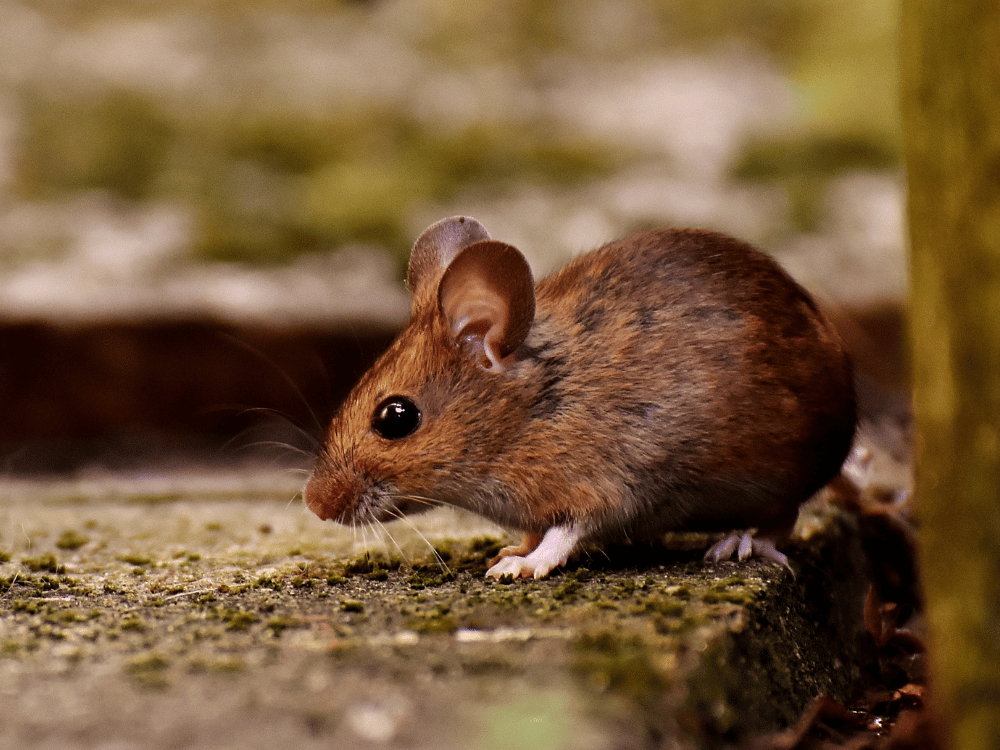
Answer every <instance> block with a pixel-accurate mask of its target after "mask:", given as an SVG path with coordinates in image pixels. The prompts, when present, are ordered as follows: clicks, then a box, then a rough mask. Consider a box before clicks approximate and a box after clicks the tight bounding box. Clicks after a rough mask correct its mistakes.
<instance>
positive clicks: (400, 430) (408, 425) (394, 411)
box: [372, 396, 420, 440]
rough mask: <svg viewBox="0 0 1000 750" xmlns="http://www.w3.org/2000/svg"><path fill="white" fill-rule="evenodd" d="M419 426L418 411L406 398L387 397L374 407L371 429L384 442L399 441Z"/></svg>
mask: <svg viewBox="0 0 1000 750" xmlns="http://www.w3.org/2000/svg"><path fill="white" fill-rule="evenodd" d="M419 426H420V409H418V408H417V405H416V404H415V403H413V402H412V401H410V399H408V398H406V396H389V398H387V399H386V400H385V401H383V402H382V403H381V404H379V405H378V406H376V407H375V413H374V414H373V415H372V429H373V430H375V432H377V433H378V434H379V435H381V436H382V437H384V438H385V439H386V440H399V439H400V438H405V437H406V436H407V435H412V434H413V431H414V430H416V429H417V428H418V427H419Z"/></svg>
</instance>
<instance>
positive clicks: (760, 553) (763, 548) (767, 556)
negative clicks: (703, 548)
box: [704, 531, 794, 574]
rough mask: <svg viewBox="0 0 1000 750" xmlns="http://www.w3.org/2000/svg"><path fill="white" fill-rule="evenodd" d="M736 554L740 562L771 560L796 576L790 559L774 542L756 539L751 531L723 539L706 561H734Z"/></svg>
mask: <svg viewBox="0 0 1000 750" xmlns="http://www.w3.org/2000/svg"><path fill="white" fill-rule="evenodd" d="M734 554H735V555H736V558H737V559H738V560H739V561H740V562H744V561H746V560H749V559H750V558H751V557H757V558H760V559H762V560H770V561H771V562H775V563H778V564H779V565H782V566H784V567H785V568H788V570H789V572H791V573H793V574H794V571H793V570H792V566H791V565H789V564H788V558H787V557H786V556H785V555H783V554H782V553H781V552H778V550H777V548H775V546H774V541H773V540H771V539H768V538H767V537H759V538H755V537H754V535H753V532H751V531H744V532H734V533H732V534H730V535H729V536H726V537H723V538H722V539H720V540H719V541H718V542H716V543H715V544H713V545H712V546H711V547H709V548H708V551H707V552H706V553H705V558H704V559H706V560H711V561H713V562H722V561H723V560H732V559H733V555H734Z"/></svg>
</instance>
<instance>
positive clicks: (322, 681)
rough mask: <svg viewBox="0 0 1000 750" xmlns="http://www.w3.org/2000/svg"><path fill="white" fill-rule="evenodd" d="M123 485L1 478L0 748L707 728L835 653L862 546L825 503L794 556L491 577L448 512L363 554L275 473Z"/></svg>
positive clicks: (766, 716)
mask: <svg viewBox="0 0 1000 750" xmlns="http://www.w3.org/2000/svg"><path fill="white" fill-rule="evenodd" d="M265 484H266V483H265ZM130 486H131V485H130V484H129V483H127V482H126V483H120V484H118V485H114V484H113V483H112V484H102V483H101V482H96V483H92V484H89V485H86V486H83V485H81V486H77V487H75V488H74V487H72V486H69V485H67V486H62V487H61V488H56V489H58V491H56V489H53V487H51V486H46V485H30V486H28V485H25V486H18V487H13V486H12V485H8V486H7V487H6V490H7V491H6V494H5V495H4V496H2V497H0V560H3V562H2V564H0V700H2V701H3V706H4V721H3V722H2V724H0V746H2V747H18V748H23V749H25V750H33V749H35V748H50V747H51V748H56V747H58V748H90V747H94V748H96V747H112V746H115V747H118V746H121V747H125V746H136V747H144V748H174V747H199V748H237V747H239V748H243V749H253V748H273V747H289V748H292V747H294V748H313V747H316V748H319V747H323V748H330V747H362V748H364V747H406V748H435V749H440V748H484V749H486V750H494V749H495V750H500V749H502V748H523V747H531V748H533V750H549V749H550V748H551V749H553V750H554V749H555V748H567V749H569V748H572V749H574V750H577V749H580V748H625V747H628V748H697V747H722V746H728V745H732V744H737V743H739V742H741V741H742V740H743V739H745V738H746V737H748V736H750V735H752V734H754V733H756V732H760V731H766V730H769V729H773V728H776V727H781V726H784V725H787V724H789V723H791V722H792V721H794V719H795V718H796V717H797V716H798V714H799V712H800V711H801V709H802V708H803V706H804V705H805V704H806V703H808V702H809V701H810V700H811V699H812V698H813V697H814V696H815V695H817V694H819V693H826V694H829V695H833V696H837V697H843V696H845V694H846V692H847V691H848V690H849V688H850V686H851V685H852V683H853V682H854V681H855V679H856V678H857V668H856V666H855V664H856V657H857V653H858V649H859V648H860V644H861V642H862V641H861V637H860V634H861V623H860V620H861V600H862V594H863V590H864V581H863V574H862V567H863V564H862V557H861V554H860V551H859V545H858V544H857V541H856V538H855V536H854V535H853V534H852V532H851V524H850V523H849V521H847V520H845V519H841V518H838V517H836V516H828V517H827V518H825V520H824V522H823V523H822V524H821V525H820V530H819V531H814V532H813V533H812V535H811V538H810V539H809V540H808V541H801V540H800V541H796V542H794V543H793V545H792V547H791V549H790V550H789V552H790V557H791V558H792V560H793V567H794V569H795V575H794V576H793V575H792V574H791V573H790V572H788V571H787V570H785V569H783V568H781V567H779V566H775V565H772V564H765V563H761V562H750V563H747V564H742V565H740V564H735V563H723V564H705V563H702V562H701V560H700V554H701V550H702V549H704V541H705V540H703V539H690V538H678V539H673V540H669V541H670V544H669V546H667V547H655V548H649V547H643V548H629V547H621V548H614V549H605V550H591V551H589V552H586V553H584V554H582V555H579V556H578V557H576V558H574V559H573V560H572V561H571V564H570V566H569V567H568V569H567V570H566V571H564V572H562V573H559V574H557V575H555V576H553V577H552V578H550V579H548V580H543V581H501V582H495V581H491V580H486V579H484V577H483V573H484V571H485V560H486V558H487V557H488V556H490V555H492V554H494V553H495V552H496V550H497V549H498V548H499V546H500V544H501V541H502V540H501V539H500V536H499V532H498V531H497V530H496V529H494V528H493V527H490V526H488V525H487V524H485V523H484V522H482V521H479V520H478V519H475V518H472V517H468V516H464V515H459V514H455V513H451V512H436V513H434V514H430V515H428V516H426V517H423V518H422V519H419V524H415V528H411V527H406V526H402V525H401V526H399V527H398V528H394V527H389V528H388V529H387V530H385V531H384V532H383V533H382V534H381V535H380V536H379V537H378V539H374V537H373V535H372V534H371V533H369V534H367V536H368V541H369V542H372V541H374V542H375V543H374V544H373V545H369V546H371V547H373V548H374V551H369V552H367V553H366V552H362V551H361V549H360V548H361V544H362V542H363V541H365V540H364V539H363V538H362V537H363V536H364V535H362V534H361V533H360V532H359V533H358V534H357V535H353V534H352V533H351V532H350V531H349V530H345V529H341V528H338V527H336V526H334V525H332V524H324V523H321V522H320V521H319V520H318V519H316V518H314V517H313V516H311V514H308V513H307V512H305V511H304V510H303V508H302V505H301V502H300V501H296V502H293V503H290V502H289V498H290V497H293V496H294V490H291V491H289V490H287V489H282V488H278V489H275V490H274V491H269V490H267V489H266V488H262V486H261V485H260V484H259V483H258V484H257V485H254V486H253V487H242V488H241V487H231V486H226V485H225V483H222V485H218V484H216V485H213V484H212V483H208V484H205V483H202V484H201V485H198V487H197V488H195V489H191V488H189V489H187V490H185V489H183V488H181V487H177V486H170V485H169V483H168V484H167V485H164V484H163V483H160V484H156V485H154V486H150V485H149V484H148V482H147V484H146V485H143V484H142V483H141V482H140V483H138V484H136V485H135V486H134V487H133V488H132V491H129V487H130ZM12 487H13V489H12ZM818 507H822V506H818ZM807 526H809V527H810V528H816V525H815V524H807ZM390 535H391V536H390ZM379 540H382V541H379ZM383 543H384V547H383Z"/></svg>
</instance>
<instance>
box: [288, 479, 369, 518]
mask: <svg viewBox="0 0 1000 750" xmlns="http://www.w3.org/2000/svg"><path fill="white" fill-rule="evenodd" d="M302 495H303V498H304V499H305V503H306V507H307V508H309V510H311V511H312V512H313V513H315V514H316V515H317V516H319V517H320V518H321V519H322V520H324V521H330V520H333V521H337V522H338V523H345V522H347V521H348V520H350V518H351V517H352V516H353V510H354V509H355V508H357V506H358V502H359V499H360V497H361V482H360V480H358V479H357V478H355V479H354V480H353V481H351V480H344V479H340V480H338V479H337V478H335V477H333V476H330V475H328V474H325V473H323V472H319V471H314V472H313V474H312V476H311V477H309V481H308V482H307V483H306V487H305V490H303V493H302Z"/></svg>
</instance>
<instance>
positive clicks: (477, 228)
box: [305, 217, 535, 523]
mask: <svg viewBox="0 0 1000 750" xmlns="http://www.w3.org/2000/svg"><path fill="white" fill-rule="evenodd" d="M407 284H408V286H409V288H410V291H411V293H412V295H413V310H412V313H411V316H410V321H409V323H408V324H407V327H406V328H405V329H404V330H403V332H402V333H401V334H400V336H399V338H397V339H396V341H395V342H394V343H393V344H392V346H391V347H390V348H389V350H388V351H387V352H386V353H385V354H384V355H383V356H382V357H381V358H380V359H379V361H378V362H376V363H375V365H374V366H373V367H372V369H371V370H369V371H368V373H366V374H365V376H364V377H363V378H362V380H361V382H359V383H358V385H357V386H356V387H355V389H354V390H353V391H352V393H351V394H350V396H348V398H347V400H346V401H345V402H344V404H343V405H342V406H341V408H340V410H339V412H338V413H337V415H336V416H335V417H334V419H333V422H332V423H331V425H330V429H329V432H328V435H327V439H326V441H325V443H324V445H323V448H322V450H321V452H320V454H319V456H318V458H317V462H316V466H315V468H314V470H313V475H312V477H311V478H310V480H309V483H308V485H307V487H306V492H305V498H306V504H307V505H308V506H309V508H310V509H311V510H313V511H314V512H315V513H316V514H317V515H319V516H320V517H321V518H324V519H327V518H332V519H335V520H337V521H340V522H344V523H351V522H356V521H361V522H366V521H384V520H390V519H392V518H394V517H397V516H400V515H402V514H404V513H409V512H414V511H419V510H423V509H426V508H427V507H429V506H430V505H433V504H436V503H439V502H445V503H450V504H454V505H463V504H465V502H467V501H466V500H465V498H467V497H468V496H469V494H470V484H473V483H480V482H481V477H482V468H483V462H485V461H491V460H493V459H494V458H495V457H496V455H497V454H498V453H502V448H503V445H504V443H505V441H506V440H508V439H509V438H508V434H509V433H510V432H511V430H509V429H505V425H508V424H511V423H512V420H516V419H517V414H516V411H517V409H516V403H515V402H516V399H513V400H512V399H511V398H510V396H509V395H507V396H503V395H502V394H504V393H506V392H508V391H509V390H510V389H509V388H507V387H506V381H507V380H508V379H509V377H510V372H509V370H510V365H511V364H512V363H513V361H514V353H515V352H516V350H517V349H518V347H519V346H520V345H521V344H522V342H523V341H524V339H525V337H526V336H527V334H528V331H529V330H530V328H531V324H532V321H533V320H534V314H535V294H534V281H533V279H532V275H531V270H530V268H529V266H528V263H527V261H526V260H525V259H524V256H523V255H521V253H520V252H519V251H518V250H517V249H516V248H514V247H512V246H511V245H508V244H505V243H503V242H498V241H496V240H492V239H490V238H489V235H488V234H487V233H486V230H485V229H484V228H483V227H482V225H481V224H480V223H479V222H477V221H475V220H474V219H470V218H467V217H455V218H450V219H444V220H442V221H439V222H438V223H436V224H434V225H432V226H431V227H429V228H428V229H427V230H426V231H425V232H424V233H423V234H422V235H421V236H420V238H419V239H418V240H417V242H416V244H415V245H414V248H413V251H412V253H411V255H410V264H409V269H408V272H407Z"/></svg>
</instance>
